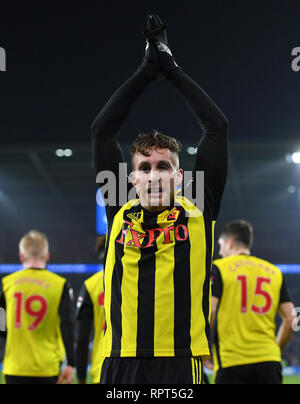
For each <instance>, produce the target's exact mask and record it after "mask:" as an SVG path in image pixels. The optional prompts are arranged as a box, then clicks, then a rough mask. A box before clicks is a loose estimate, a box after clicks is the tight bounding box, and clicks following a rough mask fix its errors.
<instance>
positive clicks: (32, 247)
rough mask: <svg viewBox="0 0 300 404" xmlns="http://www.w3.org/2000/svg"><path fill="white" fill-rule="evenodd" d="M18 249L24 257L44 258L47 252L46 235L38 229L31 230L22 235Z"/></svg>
mask: <svg viewBox="0 0 300 404" xmlns="http://www.w3.org/2000/svg"><path fill="white" fill-rule="evenodd" d="M19 251H20V253H21V254H22V255H23V256H24V257H25V259H46V258H47V255H48V254H49V242H48V239H47V236H46V235H45V234H43V233H40V232H39V231H36V230H31V231H30V232H29V233H28V234H26V235H25V236H24V237H22V239H21V241H20V243H19Z"/></svg>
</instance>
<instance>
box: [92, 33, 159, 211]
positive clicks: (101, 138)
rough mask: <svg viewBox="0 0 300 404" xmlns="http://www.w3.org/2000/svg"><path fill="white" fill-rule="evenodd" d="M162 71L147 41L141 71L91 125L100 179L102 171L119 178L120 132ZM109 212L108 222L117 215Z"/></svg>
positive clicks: (117, 93)
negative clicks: (144, 93)
mask: <svg viewBox="0 0 300 404" xmlns="http://www.w3.org/2000/svg"><path fill="white" fill-rule="evenodd" d="M159 70H160V68H159V64H158V61H157V56H156V49H155V46H154V45H153V44H150V43H149V42H148V41H147V43H146V53H145V57H144V59H143V62H142V64H141V66H140V67H139V69H138V71H137V72H136V73H135V74H134V75H133V76H132V77H130V79H129V80H127V81H126V82H125V83H124V84H123V85H122V86H121V87H120V88H119V89H118V90H117V91H116V92H115V94H114V95H113V96H112V97H111V99H110V100H109V101H108V102H107V104H106V105H105V106H104V108H103V109H102V110H101V112H100V113H99V114H98V116H97V118H96V119H95V121H94V123H93V124H92V144H93V161H94V166H95V170H96V174H97V175H98V174H99V172H101V171H110V172H113V173H114V174H115V176H116V178H118V174H119V164H120V163H121V162H123V161H124V159H123V153H122V150H121V147H120V145H119V142H118V137H119V134H120V129H121V127H122V125H123V123H124V121H125V120H126V118H127V117H128V115H129V113H130V111H131V109H132V107H133V106H134V104H135V102H136V101H137V99H138V98H139V97H140V95H141V94H142V93H143V91H144V90H145V89H146V88H147V86H148V85H149V84H150V83H151V82H152V81H153V80H154V79H156V77H157V76H158V74H159ZM98 185H99V187H101V186H102V185H104V184H98ZM117 188H118V187H117ZM117 200H118V198H117ZM117 208H118V207H117ZM106 212H107V216H108V219H109V218H110V217H111V216H113V215H114V214H115V213H116V212H115V209H113V208H110V207H109V206H107V208H106Z"/></svg>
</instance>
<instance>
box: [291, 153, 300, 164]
mask: <svg viewBox="0 0 300 404" xmlns="http://www.w3.org/2000/svg"><path fill="white" fill-rule="evenodd" d="M292 162H293V163H294V164H300V151H298V152H295V153H293V154H292Z"/></svg>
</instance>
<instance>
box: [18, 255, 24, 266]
mask: <svg viewBox="0 0 300 404" xmlns="http://www.w3.org/2000/svg"><path fill="white" fill-rule="evenodd" d="M19 259H20V262H21V263H22V264H23V262H24V261H25V259H24V255H23V254H22V253H19Z"/></svg>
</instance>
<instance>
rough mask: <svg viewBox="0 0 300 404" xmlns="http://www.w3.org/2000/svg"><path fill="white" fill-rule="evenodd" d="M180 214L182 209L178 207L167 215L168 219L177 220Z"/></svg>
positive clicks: (169, 220)
mask: <svg viewBox="0 0 300 404" xmlns="http://www.w3.org/2000/svg"><path fill="white" fill-rule="evenodd" d="M179 215H180V210H179V209H177V208H173V209H172V210H171V212H170V214H169V215H168V216H167V221H168V222H176V221H177V220H178V217H179Z"/></svg>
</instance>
